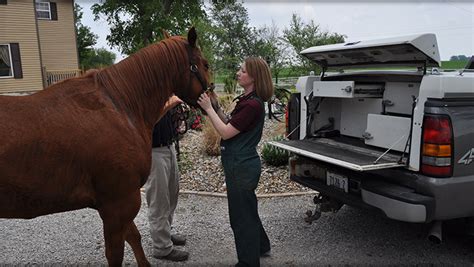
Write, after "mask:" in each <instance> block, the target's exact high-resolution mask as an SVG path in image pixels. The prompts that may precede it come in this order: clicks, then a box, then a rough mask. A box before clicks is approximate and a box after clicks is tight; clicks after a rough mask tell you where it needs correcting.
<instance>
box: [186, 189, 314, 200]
mask: <svg viewBox="0 0 474 267" xmlns="http://www.w3.org/2000/svg"><path fill="white" fill-rule="evenodd" d="M179 193H180V194H184V195H198V196H207V197H222V198H226V197H227V194H226V193H218V192H205V191H192V190H180V191H179ZM316 193H317V192H316V191H308V192H290V193H269V194H257V197H258V198H272V197H293V196H305V195H315V194H316Z"/></svg>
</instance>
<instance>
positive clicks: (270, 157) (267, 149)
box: [262, 135, 290, 166]
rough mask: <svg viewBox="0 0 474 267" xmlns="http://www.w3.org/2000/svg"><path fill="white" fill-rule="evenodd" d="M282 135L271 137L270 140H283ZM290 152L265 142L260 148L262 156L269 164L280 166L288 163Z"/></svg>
mask: <svg viewBox="0 0 474 267" xmlns="http://www.w3.org/2000/svg"><path fill="white" fill-rule="evenodd" d="M284 139H285V138H284V136H282V135H278V136H275V137H273V138H272V141H281V140H284ZM289 156H290V153H289V152H288V151H286V150H284V149H281V148H279V147H275V146H272V145H270V144H268V143H265V144H264V145H263V148H262V158H263V160H265V162H267V163H268V164H269V165H272V166H282V165H285V164H287V163H288V158H289Z"/></svg>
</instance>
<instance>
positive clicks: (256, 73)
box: [244, 57, 273, 101]
mask: <svg viewBox="0 0 474 267" xmlns="http://www.w3.org/2000/svg"><path fill="white" fill-rule="evenodd" d="M244 62H245V68H246V69H247V73H248V74H249V75H250V77H252V78H253V79H254V83H255V91H256V93H257V96H258V97H260V98H261V99H262V100H263V101H267V100H268V99H270V97H272V95H273V82H272V73H271V72H270V67H268V64H267V62H266V61H265V60H263V59H262V58H259V57H248V58H246V59H245V60H244Z"/></svg>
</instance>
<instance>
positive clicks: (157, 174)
mask: <svg viewBox="0 0 474 267" xmlns="http://www.w3.org/2000/svg"><path fill="white" fill-rule="evenodd" d="M170 165H171V155H170V152H169V149H168V148H166V147H164V148H154V149H153V150H152V168H151V172H150V177H149V178H148V181H147V183H146V184H145V190H146V200H147V203H148V221H149V223H150V232H151V238H152V240H153V250H154V255H155V256H166V255H168V254H169V253H171V251H172V249H173V243H172V242H171V225H170V221H169V218H170V209H171V205H170V193H169V190H168V188H169V186H168V183H169V176H170Z"/></svg>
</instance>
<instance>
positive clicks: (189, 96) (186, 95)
mask: <svg viewBox="0 0 474 267" xmlns="http://www.w3.org/2000/svg"><path fill="white" fill-rule="evenodd" d="M196 41H197V34H196V30H195V28H194V27H192V28H191V29H190V30H189V32H188V42H187V44H185V47H186V51H187V57H188V69H189V71H188V72H187V73H186V74H185V76H187V77H183V80H188V83H187V84H188V85H187V86H185V87H184V88H176V91H175V94H176V95H177V96H178V97H179V98H181V99H182V100H183V101H185V102H186V103H187V104H189V105H191V106H194V107H199V105H198V104H197V99H198V98H199V96H200V95H201V94H202V93H204V92H206V91H207V90H209V89H212V87H213V84H211V83H210V79H209V76H210V74H209V64H208V62H207V60H206V59H205V58H204V57H203V55H202V53H201V50H200V49H199V48H198V47H197V45H196Z"/></svg>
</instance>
